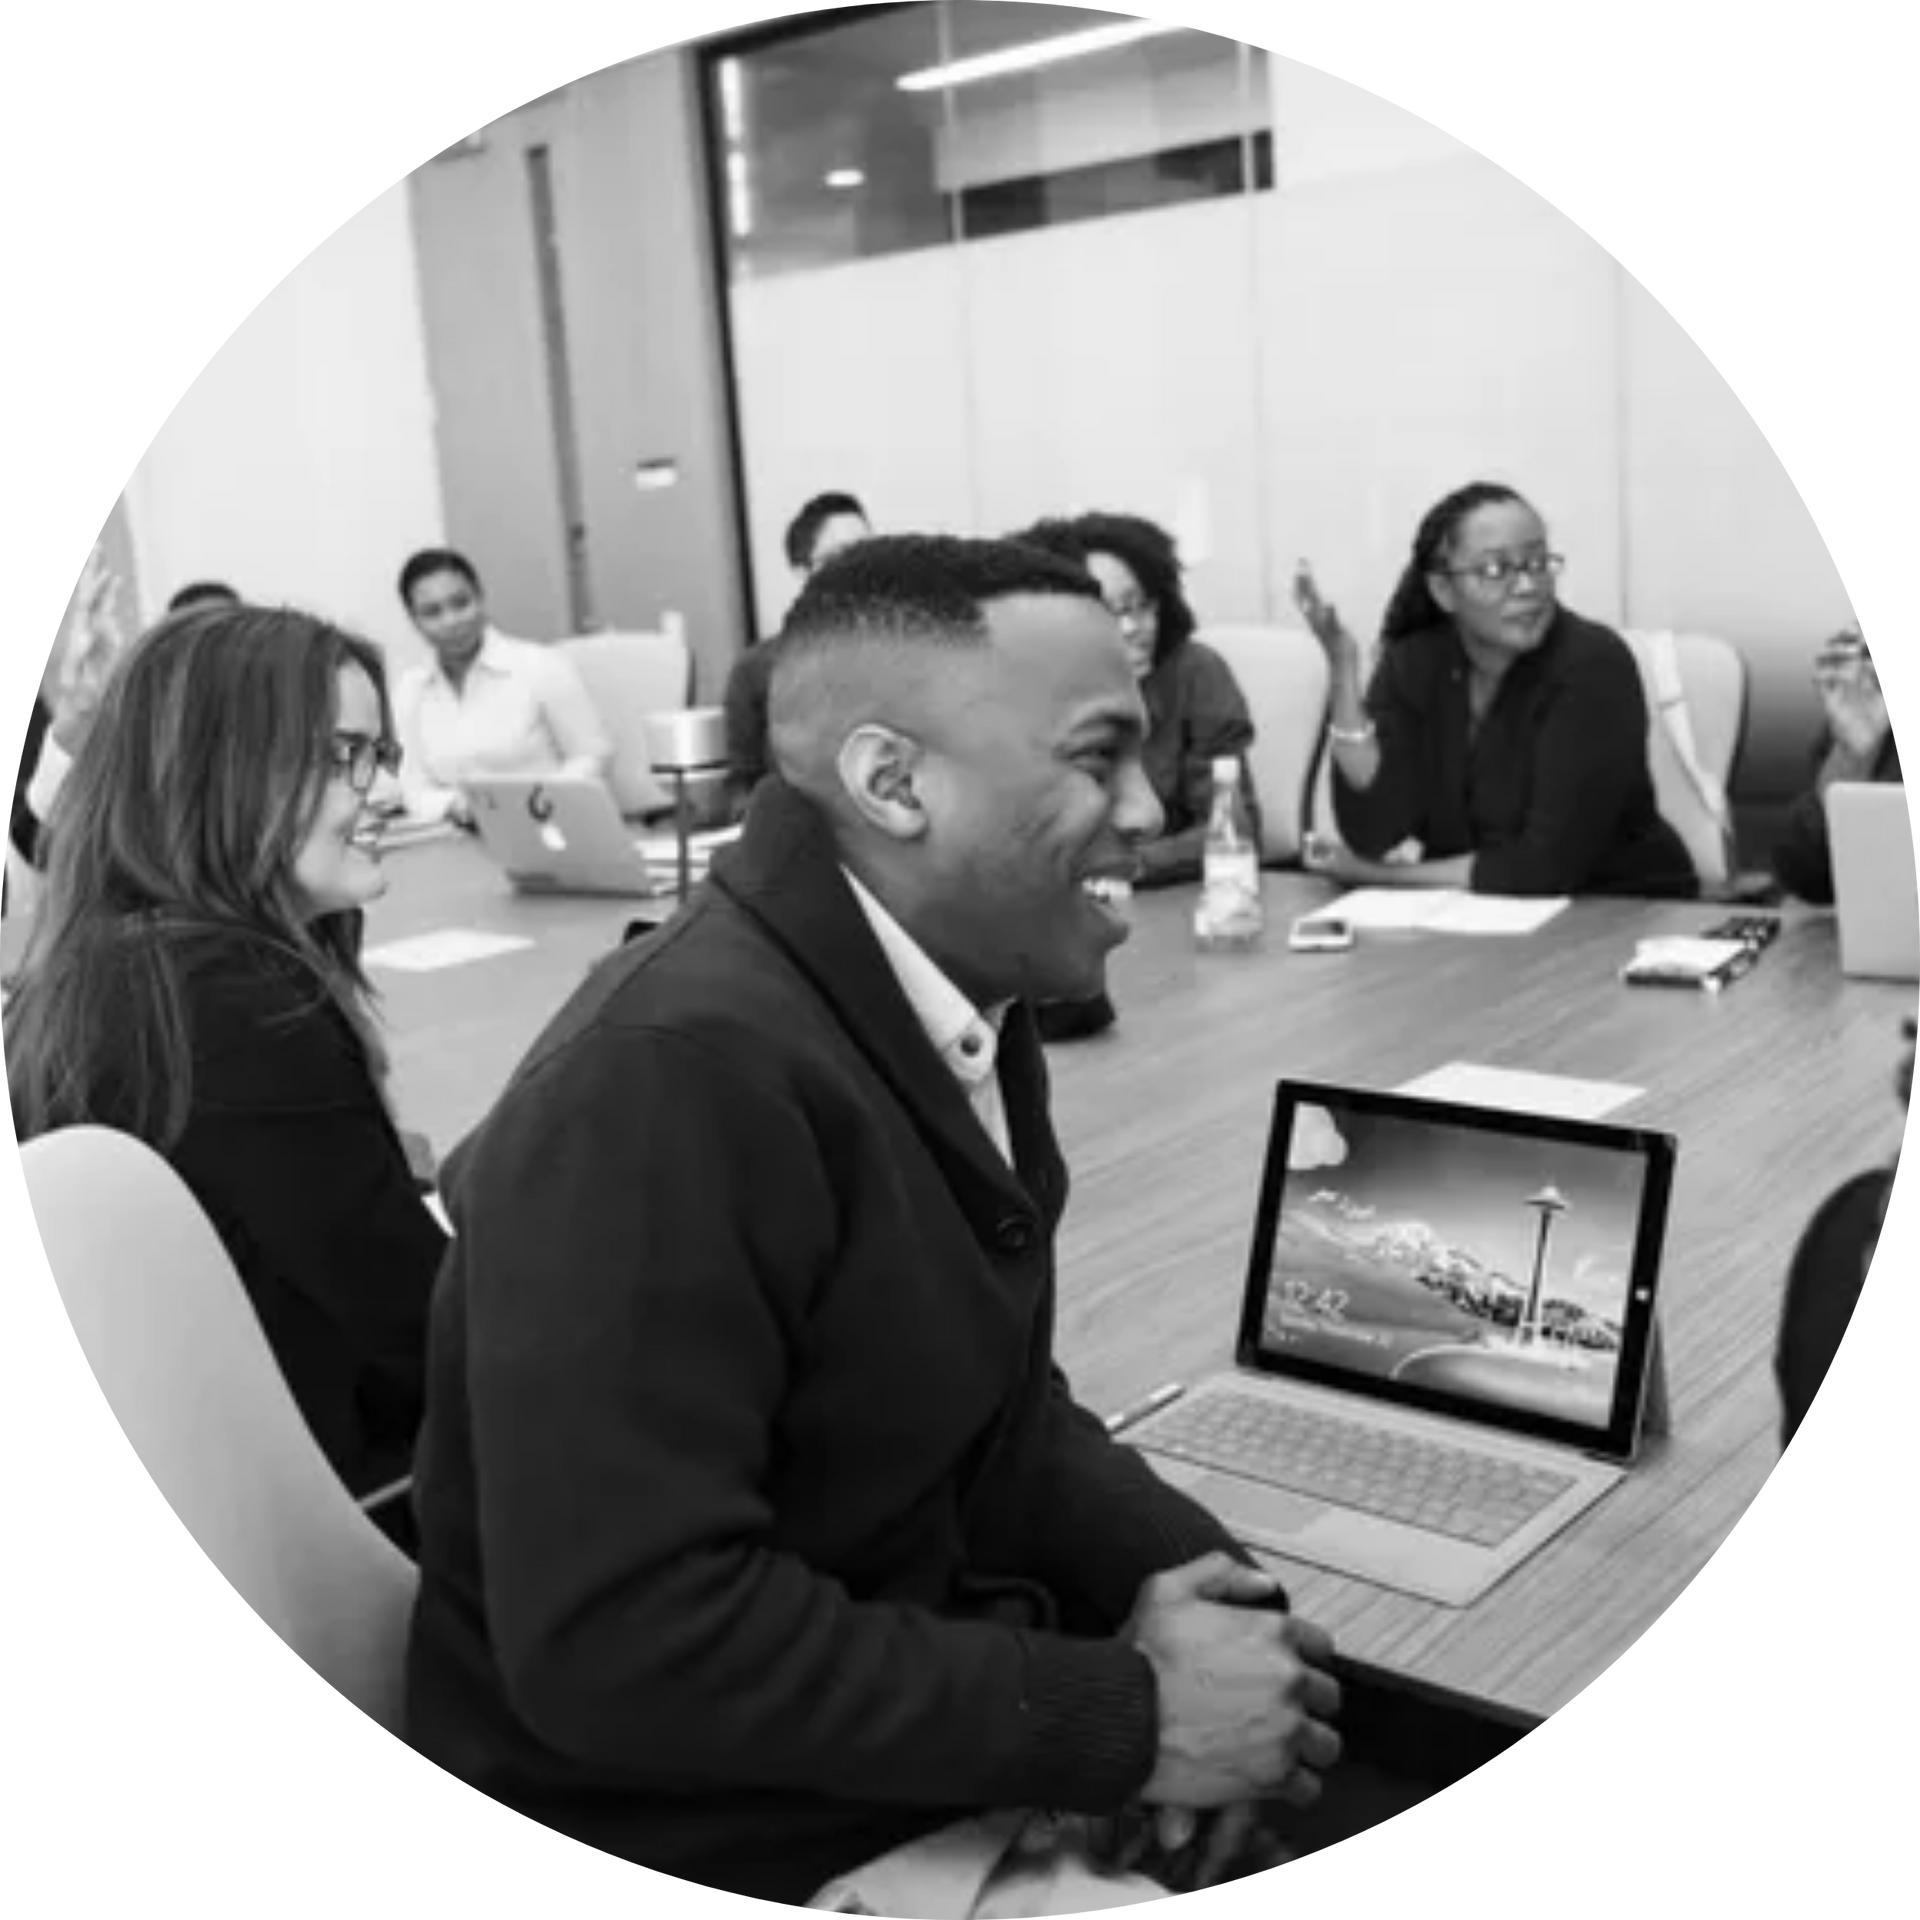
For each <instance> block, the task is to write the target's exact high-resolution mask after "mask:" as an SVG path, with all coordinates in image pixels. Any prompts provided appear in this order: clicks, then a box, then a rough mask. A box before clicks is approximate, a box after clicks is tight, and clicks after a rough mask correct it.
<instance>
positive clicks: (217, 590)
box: [167, 580, 240, 613]
mask: <svg viewBox="0 0 1920 1920" xmlns="http://www.w3.org/2000/svg"><path fill="white" fill-rule="evenodd" d="M215 602H219V603H221V604H223V605H225V606H230V607H237V606H238V605H239V604H240V596H239V595H238V594H237V593H235V592H234V590H233V589H232V588H231V587H230V586H228V585H227V583H226V582H225V581H224V580H189V581H188V582H187V584H186V585H185V586H184V587H182V588H181V589H180V591H179V592H178V593H176V594H175V595H174V596H173V598H172V599H171V600H169V601H168V602H167V611H168V612H169V613H181V612H184V611H185V610H186V609H187V608H188V607H204V606H211V605H213V604H214V603H215Z"/></svg>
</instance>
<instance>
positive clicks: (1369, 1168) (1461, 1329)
mask: <svg viewBox="0 0 1920 1920" xmlns="http://www.w3.org/2000/svg"><path fill="white" fill-rule="evenodd" d="M1644 1179H1645V1168H1644V1164H1643V1163H1642V1161H1641V1160H1640V1159H1639V1157H1638V1156H1637V1155H1633V1154H1622V1153H1620V1152H1618V1151H1616V1150H1610V1149H1608V1148H1605V1147H1598V1146H1590V1145H1584V1144H1572V1143H1565V1142H1556V1141H1551V1140H1543V1139H1536V1138H1527V1137H1522V1136H1519V1135H1514V1134H1503V1133H1495V1132H1490V1131H1486V1130H1483V1129H1481V1128H1477V1127H1467V1126H1447V1125H1445V1124H1439V1123H1436V1122H1434V1121H1431V1120H1410V1119H1407V1118H1404V1117H1401V1116H1397V1115H1380V1114H1364V1113H1352V1112H1342V1113H1339V1114H1338V1115H1336V1114H1334V1113H1332V1112H1329V1111H1328V1110H1327V1109H1326V1108H1324V1107H1318V1106H1302V1107H1301V1108H1300V1109H1299V1110H1298V1111H1297V1112H1296V1114H1295V1116H1294V1126H1293V1135H1292V1138H1291V1141H1290V1142H1289V1148H1288V1156H1287V1175H1286V1182H1285V1186H1284V1189H1283V1192H1282V1199H1281V1211H1280V1221H1279V1229H1278V1232H1277V1234H1276V1235H1275V1242H1274V1255H1273V1269H1272V1273H1271V1275H1270V1276H1269V1282H1268V1292H1267V1299H1266V1309H1265V1313H1264V1315H1263V1320H1262V1342H1263V1344H1264V1345H1265V1346H1266V1347H1268V1348H1269V1349H1270V1350H1274V1351H1278V1352H1284V1353H1288V1354H1292V1355H1296V1356H1299V1357H1302V1358H1306V1359H1310V1360H1319V1361H1321V1362H1323V1363H1325V1364H1330V1365H1336V1366H1340V1367H1342V1368H1345V1369H1346V1370H1348V1371H1349V1372H1356V1373H1362V1374H1367V1373H1371V1374H1376V1375H1380V1376H1382V1377H1384V1378H1387V1379H1390V1380H1395V1381H1399V1382H1401V1383H1404V1384H1406V1385H1410V1386H1418V1387H1425V1388H1429V1389H1432V1390H1434V1391H1438V1392H1444V1393H1447V1394H1449V1395H1453V1396H1456V1397H1461V1398H1466V1399H1472V1400H1478V1401H1481V1402H1485V1403H1492V1404H1497V1405H1504V1406H1509V1407H1513V1408H1516V1409H1519V1410H1522V1411H1525V1412H1529V1413H1539V1414H1547V1415H1551V1416H1553V1417H1554V1418H1557V1419H1562V1420H1572V1421H1577V1422H1580V1423H1581V1424H1583V1425H1588V1426H1594V1427H1603V1426H1604V1425H1605V1424H1606V1422H1607V1418H1608V1411H1609V1409H1610V1407H1611V1406H1612V1403H1613V1390H1614V1378H1615V1374H1616V1372H1617V1370H1618V1367H1619V1360H1620V1343H1621V1328H1622V1324H1623V1322H1624V1319H1625V1309H1626V1300H1627V1288H1628V1284H1629V1281H1630V1279H1631V1276H1632V1271H1633V1255H1634V1243H1635V1238H1636V1235H1637V1232H1638V1226H1639V1216H1640V1200H1641V1185H1642V1182H1643V1180H1644Z"/></svg>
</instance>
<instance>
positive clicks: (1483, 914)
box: [1307, 887, 1567, 934]
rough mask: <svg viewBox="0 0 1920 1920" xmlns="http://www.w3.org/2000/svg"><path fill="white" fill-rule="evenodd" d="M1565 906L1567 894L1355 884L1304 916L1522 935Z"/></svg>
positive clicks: (1367, 927)
mask: <svg viewBox="0 0 1920 1920" xmlns="http://www.w3.org/2000/svg"><path fill="white" fill-rule="evenodd" d="M1566 905H1567V900H1566V896H1565V895H1560V896H1558V897H1556V898H1552V899H1527V898H1519V897H1515V896H1512V895H1508V894H1498V893H1468V892H1466V891H1465V890H1464V889H1463V888H1458V887H1358V888H1356V889H1355V890H1354V891H1353V892H1352V893H1346V894H1342V895H1341V896H1340V898H1339V899H1338V900H1334V901H1331V902H1329V904H1328V905H1326V906H1324V907H1321V908H1319V909H1317V910H1316V911H1315V912H1314V913H1312V914H1309V915H1308V916H1307V918H1308V919H1309V920H1323V919H1324V920H1344V921H1346V923H1347V924H1348V925H1349V926H1350V927H1353V928H1355V929H1356V930H1358V931H1364V932H1400V931H1406V930H1409V929H1412V930H1418V931H1421V932H1427V933H1464V934H1524V933H1533V932H1535V931H1536V930H1538V929H1539V928H1541V927H1543V926H1545V925H1546V924H1547V922H1548V921H1549V920H1551V919H1552V918H1553V917H1554V915H1555V914H1557V913H1560V912H1563V911H1564V910H1565V908H1566Z"/></svg>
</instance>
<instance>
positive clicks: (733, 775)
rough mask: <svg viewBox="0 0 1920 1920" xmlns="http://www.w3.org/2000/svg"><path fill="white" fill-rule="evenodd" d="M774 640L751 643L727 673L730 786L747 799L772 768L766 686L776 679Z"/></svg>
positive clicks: (724, 706)
mask: <svg viewBox="0 0 1920 1920" xmlns="http://www.w3.org/2000/svg"><path fill="white" fill-rule="evenodd" d="M773 644H774V643H773V641H772V640H762V641H761V642H760V643H759V645H758V646H752V647H748V648H747V650H746V651H745V652H744V653H742V654H741V656H740V657H739V659H737V660H736V661H735V662H734V663H733V671H732V672H731V673H729V674H728V675H727V690H726V692H725V693H724V694H723V695H722V696H721V706H722V709H723V711H724V712H725V715H726V723H727V786H728V789H729V791H730V792H731V793H732V794H733V796H734V798H735V799H736V800H737V801H741V802H744V801H745V800H746V798H747V796H748V795H749V794H750V793H752V791H753V790H754V788H755V787H757V786H758V785H759V784H760V782H761V781H762V780H764V779H765V778H766V776H767V774H768V772H769V771H770V770H771V767H772V760H771V756H770V754H769V752H768V746H767V689H768V686H769V684H770V683H771V681H772V679H773Z"/></svg>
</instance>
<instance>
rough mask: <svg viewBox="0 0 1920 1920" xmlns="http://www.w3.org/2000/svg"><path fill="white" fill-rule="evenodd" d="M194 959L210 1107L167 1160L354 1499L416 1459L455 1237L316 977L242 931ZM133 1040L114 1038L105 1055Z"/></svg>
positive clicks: (191, 972) (204, 943)
mask: <svg viewBox="0 0 1920 1920" xmlns="http://www.w3.org/2000/svg"><path fill="white" fill-rule="evenodd" d="M181 959H182V971H183V976H184V985H185V996H184V997H185V1002H186V1016H187V1021H188V1026H189V1031H190V1035H191V1047H192V1069H191V1071H192V1095H191V1099H192V1104H191V1109H190V1112H189V1116H188V1120H187V1125H186V1129H185V1131H184V1132H183V1133H182V1134H181V1136H180V1138H179V1140H178V1141H176V1142H175V1143H174V1145H173V1146H172V1148H171V1149H170V1150H169V1151H168V1153H167V1158H168V1160H169V1161H170V1162H171V1163H172V1165H173V1167H174V1169H175V1171H177V1172H178V1173H179V1175H180V1177H181V1178H182V1179H183V1180H184V1181H185V1182H186V1184H187V1185H188V1187H190V1188H191V1189H192V1191H193V1194H194V1197H195V1198H196V1199H197V1200H198V1201H199V1202H200V1205H201V1207H202V1208H203V1209H204V1211H205V1212H206V1214H207V1216H208V1218H209V1219H210V1220H211V1221H212V1223H213V1225H214V1228H215V1229H216V1231H217V1232H218V1233H219V1235H220V1238H221V1240H222V1241H223V1242H224V1243H225V1245H226V1249H227V1252H228V1253H229V1254H230V1255H231V1256H232V1259H233V1263H234V1266H235V1267H236V1268H237V1269H238V1270H239V1274H240V1278H241V1281H242V1282H243V1283H244V1285H245V1286H246V1289H247V1293H248V1295H249V1297H250V1298H251V1299H252V1301H253V1305H254V1309H255V1311H256V1312H257V1313H258V1314H259V1316H260V1323H261V1327H262V1329H263V1330H264V1331H265V1333H266V1336H267V1342H268V1344H269V1345H270V1346H271V1347H272V1349H273V1352H274V1356H275V1358H276V1359H277V1360H278V1361H279V1362H280V1368H281V1371H282V1372H283V1373H284V1374H285V1375H286V1379H287V1384H288V1386H289V1387H290V1388H291V1389H292V1391H293V1397H294V1399H295V1401H296V1402H297V1403H298V1405H299V1408H300V1411H301V1413H302V1414H303V1415H304V1416H305V1418H306V1421H307V1424H308V1426H309V1427H311V1428H312V1430H313V1434H314V1437H315V1439H317V1440H318V1441H319V1443H320V1446H321V1448H322V1450H323V1451H324V1452H325V1454H326V1456H327V1458H328V1459H329V1460H330V1461H332V1463H333V1465H334V1468H335V1469H336V1471H337V1472H338V1473H339V1475H340V1477H341V1478H342V1479H343V1480H344V1481H345V1482H346V1484H347V1486H348V1488H349V1489H350V1490H351V1491H352V1492H354V1493H356V1494H363V1493H368V1492H371V1491H373V1490H374V1489H375V1488H377V1487H379V1486H382V1485H384V1484H386V1483H387V1482H389V1481H391V1480H393V1479H396V1478H397V1477H399V1476H400V1475H402V1474H404V1473H406V1472H407V1471H409V1469H410V1467H411V1464H412V1451H413V1440H414V1435H415V1432H416V1430H417V1429H418V1427H419V1424H420V1415H421V1410H422V1406H423V1402H424V1394H425V1374H426V1328H427V1300H428V1295H429V1292H430V1291H431V1288H432V1285H433V1279H434V1275H435V1273H436V1271H437V1270H438V1267H439V1264H440V1256H441V1253H442V1251H443V1250H444V1248H445V1245H446V1236H445V1234H444V1233H443V1232H442V1231H441V1229H440V1226H439V1224H438V1222H436V1221H435V1219H434V1217H433V1215H432V1214H431V1213H429V1212H428V1211H427V1209H426V1207H425V1205H424V1204H423V1203H422V1201H421V1198H420V1195H419V1193H418V1191H417V1189H416V1186H415V1182H414V1179H413V1175H412V1173H411V1171H410V1170H409V1168H408V1164H407V1157H406V1153H405V1151H404V1149H403V1148H402V1146H401V1143H400V1139H399V1136H398V1134H397V1133H396V1131H395V1129H394V1126H393V1122H392V1120H391V1119H390V1118H389V1116H388V1113H387V1109H386V1105H385V1103H384V1101H383V1100H382V1099H381V1097H380V1094H379V1091H378V1089H377V1088H376V1086H375V1084H374V1080H373V1076H372V1073H371V1071H370V1070H369V1068H368V1064H367V1058H366V1052H365V1049H364V1048H363V1046H362V1045H361V1042H360V1039H359V1037H358V1035H357V1034H356V1032H355V1031H354V1028H353V1026H352V1024H351V1023H350V1022H349V1021H348V1019H347V1017H346V1015H345V1014H344V1013H342V1011H341V1010H340V1008H339V1007H338V1006H337V1005H336V1004H335V1002H334V1001H333V999H332V998H331V997H330V996H329V995H328V994H327V993H326V992H325V991H324V990H323V989H322V988H321V987H320V986H319V984H318V983H317V982H316V981H315V980H314V979H313V977H312V976H311V974H309V973H308V972H307V971H306V970H305V969H304V968H303V967H302V966H300V964H299V963H298V962H297V961H294V960H293V959H291V958H290V957H288V956H285V955H283V954H281V953H279V952H277V951H276V950H275V949H274V948H272V947H270V946H268V945H266V944H264V943H262V942H260V941H257V940H254V939H251V938H249V937H248V936H246V935H244V934H237V933H224V932H220V933H214V934H211V935H208V936H205V937H201V936H193V937H191V939H190V941H189V943H188V944H186V945H185V946H184V947H183V949H182V955H181ZM111 1011H112V1010H111V1009H109V1012H110V1013H111ZM128 1044H129V1041H128V1038H127V1036H124V1035H120V1036H116V1035H115V1034H113V1033H112V1032H111V1031H109V1032H108V1033H107V1034H106V1036H105V1037H104V1041H103V1048H102V1053H103V1059H105V1060H106V1061H107V1062H109V1063H111V1062H112V1061H113V1060H114V1059H116V1058H120V1057H124V1050H125V1048H126V1047H127V1045H128ZM119 1103H120V1101H119V1097H117V1096H116V1094H115V1091H114V1087H113V1084H112V1077H111V1072H110V1067H109V1070H108V1071H107V1072H106V1073H103V1075H102V1076H101V1078H100V1081H99V1083H98V1084H97V1085H96V1088H95V1090H94V1093H93V1097H92V1102H91V1104H92V1108H93V1112H92V1116H91V1117H92V1118H94V1119H95V1120H96V1121H98V1122H99V1123H100V1124H102V1125H105V1126H113V1125H115V1124H116V1120H115V1108H116V1106H117V1105H118V1104H119Z"/></svg>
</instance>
